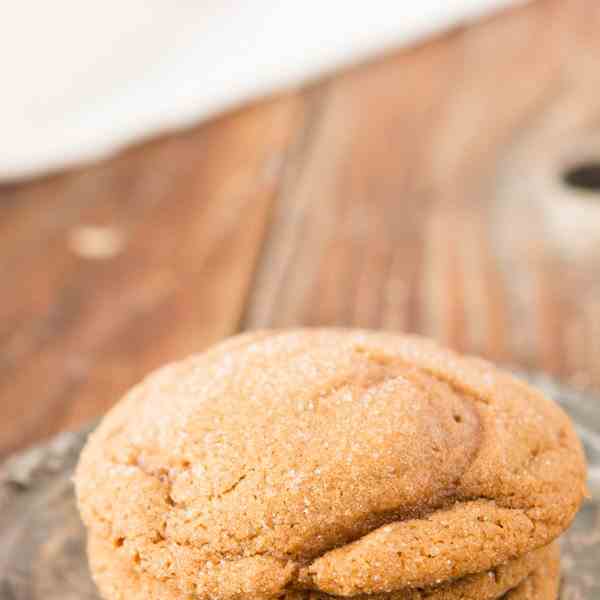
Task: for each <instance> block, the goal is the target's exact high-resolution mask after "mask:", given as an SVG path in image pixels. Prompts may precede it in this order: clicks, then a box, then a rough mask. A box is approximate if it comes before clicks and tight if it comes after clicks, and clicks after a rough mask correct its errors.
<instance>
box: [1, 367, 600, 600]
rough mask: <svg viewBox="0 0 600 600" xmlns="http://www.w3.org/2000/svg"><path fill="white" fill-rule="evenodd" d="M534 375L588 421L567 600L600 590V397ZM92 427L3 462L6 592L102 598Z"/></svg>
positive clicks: (5, 595)
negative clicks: (87, 519) (76, 470)
mask: <svg viewBox="0 0 600 600" xmlns="http://www.w3.org/2000/svg"><path fill="white" fill-rule="evenodd" d="M533 382H534V383H535V384H536V385H538V386H540V387H541V388H542V389H544V390H545V391H546V393H548V394H549V395H552V396H553V397H554V398H556V399H557V400H558V401H559V402H561V403H562V404H563V405H564V406H565V408H566V409H567V410H569V412H570V413H571V414H572V415H573V416H574V417H575V418H576V419H577V420H578V422H579V423H580V427H579V433H580V435H581V436H582V438H583V440H584V442H585V445H586V450H587V451H588V457H589V460H590V466H591V467H592V468H591V473H592V477H591V478H590V484H591V486H590V487H591V491H592V494H595V498H596V499H595V502H593V503H592V502H589V503H588V504H586V506H585V507H584V508H583V509H582V510H581V512H580V514H579V515H578V517H577V519H576V522H575V524H574V526H573V527H572V528H571V530H569V532H568V533H567V534H566V535H565V536H563V539H562V549H563V559H562V566H563V583H562V594H561V600H593V599H595V598H598V596H599V595H600V578H599V577H598V573H599V572H600V501H599V498H600V402H598V399H597V398H590V397H587V398H586V397H583V396H581V395H578V394H575V393H573V392H570V391H568V390H566V389H564V388H560V387H559V386H557V385H555V384H553V383H552V382H551V381H550V380H548V379H547V378H545V377H542V378H540V377H537V378H533ZM86 435H87V430H84V431H81V432H79V433H71V434H70V433H63V434H61V435H60V436H59V437H57V438H55V439H54V440H53V441H52V442H51V443H50V444H48V445H45V446H40V447H37V448H33V449H31V450H29V451H27V452H25V453H23V454H20V455H17V456H15V457H13V458H12V459H11V460H9V461H8V462H6V463H5V464H4V466H3V467H2V468H1V469H0V540H1V541H2V543H1V544H0V599H1V600H38V599H40V600H42V599H43V600H82V599H86V598H89V599H90V600H92V599H94V600H96V599H98V598H99V596H98V595H97V593H96V590H95V588H94V584H93V582H92V581H91V579H90V576H89V572H88V568H87V563H86V559H85V533H84V530H83V526H82V525H81V522H80V520H79V516H78V513H77V509H76V507H75V499H74V494H73V485H72V482H71V476H72V473H73V467H74V465H75V463H76V461H77V456H78V454H79V450H80V448H81V446H82V445H83V443H84V441H85V438H86Z"/></svg>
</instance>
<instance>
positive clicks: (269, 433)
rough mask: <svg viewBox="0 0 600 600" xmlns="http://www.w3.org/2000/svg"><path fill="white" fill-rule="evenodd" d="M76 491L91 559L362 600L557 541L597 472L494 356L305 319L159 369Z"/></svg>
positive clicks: (128, 401) (559, 419) (108, 423)
mask: <svg viewBox="0 0 600 600" xmlns="http://www.w3.org/2000/svg"><path fill="white" fill-rule="evenodd" d="M76 488H77V495H78V501H79V506H80V510H81V514H82V516H83V519H84V521H85V523H86V525H87V527H88V529H89V531H90V540H91V542H90V548H91V549H90V558H91V563H92V565H93V568H94V569H96V568H97V567H94V565H98V562H99V561H98V560H97V556H95V554H96V553H99V552H100V551H99V550H94V548H100V547H102V548H105V549H106V548H107V547H109V548H110V551H111V553H112V555H114V557H116V559H117V560H118V562H119V563H120V564H122V565H124V566H125V567H126V568H127V569H128V570H129V571H128V572H131V573H134V574H136V575H138V576H140V577H141V578H144V579H148V580H149V581H156V582H157V585H158V584H160V585H161V586H165V587H164V589H169V590H172V594H175V595H173V596H172V597H173V598H178V597H181V598H187V597H194V598H199V599H200V598H201V599H207V600H208V599H209V598H211V599H212V598H223V599H236V598H242V597H250V596H251V597H254V598H274V597H278V596H281V595H282V594H284V593H285V594H292V593H300V594H303V593H305V592H311V591H313V592H316V593H319V594H329V595H331V596H346V597H347V596H359V595H363V594H386V595H388V594H390V593H392V592H394V593H396V592H399V591H403V590H414V589H415V588H421V587H427V586H436V585H439V584H440V583H441V582H444V581H446V580H454V579H457V578H464V577H467V576H470V575H473V574H480V573H482V572H485V571H488V570H490V569H494V568H496V567H498V566H499V565H502V564H503V563H506V562H507V561H514V560H516V559H518V558H519V557H523V556H524V555H526V554H527V553H530V552H531V551H535V550H536V549H538V548H542V547H544V546H547V545H548V544H549V543H550V542H551V541H552V540H553V539H554V538H556V537H557V536H558V535H559V534H560V533H561V532H562V531H563V530H564V529H565V528H566V527H567V526H568V525H569V523H570V521H571V520H572V518H573V516H574V514H575V512H576V511H577V508H578V507H579V504H580V502H581V500H582V497H583V495H584V494H585V465H584V460H583V454H582V450H581V446H580V444H579V442H578V440H577V438H576V436H575V434H574V432H573V428H572V426H571V423H570V421H569V419H568V418H567V417H566V415H565V414H564V413H563V412H562V411H561V409H560V408H558V407H557V406H556V405H555V404H554V403H552V402H551V401H549V400H547V399H545V398H544V397H543V396H541V395H540V394H539V393H538V392H537V391H535V390H533V389H531V388H530V387H528V386H526V385H525V384H523V383H521V382H519V381H518V380H516V379H515V378H514V377H512V376H510V375H508V374H506V373H504V372H502V371H499V370H498V369H496V368H494V367H493V366H491V365H490V364H488V363H485V362H483V361H480V360H476V359H472V358H465V357H460V356H458V355H456V354H454V353H452V352H449V351H447V350H444V349H442V348H440V347H438V346H436V345H435V344H433V343H431V342H429V341H426V340H423V339H421V338H414V337H403V336H396V335H391V334H382V333H374V332H366V331H348V330H297V331H289V332H280V333H278V332H272V333H271V332H259V333H251V334H246V335H243V336H238V337H236V338H232V339H230V340H228V341H226V342H224V343H223V344H221V345H218V346H216V347H215V348H213V349H212V350H210V351H209V352H206V353H204V354H202V355H198V356H195V357H192V358H190V359H187V360H184V361H182V362H180V363H176V364H174V365H170V366H168V367H165V368H163V369H161V370H159V371H158V372H156V373H155V374H153V375H151V376H150V377H148V378H147V379H146V380H145V381H143V382H142V383H141V384H139V385H138V386H137V387H135V388H134V389H133V390H132V391H131V392H130V393H129V394H128V395H127V396H126V397H125V398H124V400H123V401H122V402H121V403H119V404H118V405H117V406H116V407H115V408H114V409H113V410H112V411H111V412H110V413H109V414H108V415H107V416H106V418H105V419H104V420H103V422H102V424H101V425H100V427H99V428H98V430H97V431H96V432H95V433H94V434H92V436H91V437H90V440H89V442H88V444H87V446H86V448H85V449H84V451H83V453H82V457H81V460H80V464H79V466H78V470H77V473H76ZM104 552H106V550H104ZM411 593H412V592H411ZM502 593H503V592H502ZM186 595H187V596H186ZM117 597H118V596H115V595H114V594H113V595H112V596H109V595H107V598H110V599H111V600H112V599H113V598H117ZM164 597H165V598H166V597H168V596H166V595H165V596H164ZM410 597H411V596H407V598H410Z"/></svg>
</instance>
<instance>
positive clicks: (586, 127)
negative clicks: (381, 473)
mask: <svg viewBox="0 0 600 600" xmlns="http://www.w3.org/2000/svg"><path fill="white" fill-rule="evenodd" d="M599 28H600V8H599V7H597V6H593V7H592V6H591V5H590V3H589V2H586V1H585V0H570V1H569V2H562V1H558V0H546V1H541V2H535V3H531V4H529V5H528V6H526V7H522V8H520V9H519V10H516V11H511V12H508V13H506V14H504V15H502V16H500V17H497V18H494V19H492V20H490V21H488V22H486V23H484V24H481V25H478V26H477V27H473V28H467V29H462V30H458V31H455V32H454V33H452V34H450V35H447V36H445V37H443V38H441V39H439V40H437V41H435V42H432V43H428V44H426V45H423V46H420V47H418V48H415V49H413V50H411V51H409V52H405V53H402V54H399V55H396V56H393V57H390V58H389V59H387V60H383V61H380V62H377V63H376V64H373V65H371V66H369V67H368V68H362V69H357V70H354V71H352V72H350V73H348V74H346V75H344V76H343V77H339V78H336V79H335V80H333V81H331V82H329V83H327V84H326V85H323V86H322V87H321V88H319V90H317V91H318V95H317V98H318V106H319V109H318V116H317V118H316V123H315V124H314V125H313V127H312V129H311V134H310V137H309V139H308V140H307V143H306V151H305V152H304V154H302V155H301V156H299V157H298V158H297V159H296V161H295V164H291V165H290V166H289V169H288V171H287V175H286V178H285V183H284V185H283V188H282V189H283V190H284V191H283V193H282V195H281V198H280V201H279V205H278V210H277V214H276V218H275V226H274V227H273V228H272V229H271V231H270V236H269V239H268V242H267V245H266V251H265V253H264V255H263V256H262V258H261V262H260V269H259V272H258V278H257V285H256V287H255V289H254V291H253V294H252V296H251V302H250V305H249V307H248V311H247V313H246V319H245V325H246V326H247V327H265V326H278V327H280V326H290V325H300V324H302V325H354V326H363V327H383V328H388V329H398V330H405V331H413V332H419V333H424V334H427V335H431V336H433V337H436V338H438V339H440V340H441V341H442V342H444V343H445V344H449V345H451V346H453V347H455V348H458V349H460V350H464V351H468V352H474V353H477V354H482V355H485V356H488V357H489V358H491V359H493V360H496V361H500V362H504V363H510V364H517V365H520V366H521V367H523V368H531V369H541V370H545V371H547V372H551V373H553V374H555V375H556V376H558V377H561V378H562V379H566V380H571V381H572V382H574V383H577V384H578V385H584V386H590V387H593V388H595V389H599V388H600V352H598V351H597V350H598V344H599V342H598V340H599V339H600V335H598V334H599V327H600V308H599V307H600V287H599V286H598V273H599V272H600V264H599V262H600V254H599V253H598V248H600V243H599V241H600V233H598V232H599V231H600V190H598V191H596V192H595V196H594V194H593V193H590V194H587V195H586V196H585V197H584V198H583V199H582V194H581V193H577V192H576V191H574V190H572V189H568V188H567V187H565V186H564V185H563V183H562V181H561V174H562V172H563V171H564V169H565V165H566V164H567V163H568V162H569V161H578V160H581V159H583V158H590V157H591V158H594V157H595V158H596V159H598V160H600V143H599V141H600V129H599V128H598V123H599V122H600V105H598V102H597V90H598V89H600V87H599V86H600V68H598V67H599V65H600V36H598V35H597V31H598V30H599ZM586 198H587V199H586ZM590 198H591V199H590ZM594 198H595V200H594ZM594 202H595V203H596V204H594Z"/></svg>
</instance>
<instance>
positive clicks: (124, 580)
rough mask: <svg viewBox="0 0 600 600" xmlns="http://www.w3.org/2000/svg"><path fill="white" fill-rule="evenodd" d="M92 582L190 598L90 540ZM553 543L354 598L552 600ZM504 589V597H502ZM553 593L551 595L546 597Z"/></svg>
mask: <svg viewBox="0 0 600 600" xmlns="http://www.w3.org/2000/svg"><path fill="white" fill-rule="evenodd" d="M88 553H89V555H90V563H91V566H92V569H93V573H94V579H95V580H96V583H97V585H98V587H99V589H100V590H101V592H102V594H103V595H104V597H105V598H107V599H109V600H189V596H188V595H187V594H183V593H182V592H180V591H179V590H178V589H177V588H176V587H175V586H173V585H170V584H168V583H164V582H161V581H159V580H158V579H156V578H154V577H151V576H149V575H146V574H145V573H140V572H139V571H138V570H137V569H136V567H135V565H133V566H132V565H131V564H129V562H128V561H126V560H122V558H121V557H120V555H119V552H115V549H114V547H113V546H112V545H111V544H110V543H109V542H107V541H106V540H103V539H100V538H96V537H91V538H90V539H89V543H88ZM558 558H559V553H558V544H557V543H556V542H555V543H553V544H551V545H550V546H547V547H544V548H539V549H538V550H533V551H532V552H529V553H528V554H526V555H525V556H523V557H521V558H516V559H514V560H512V561H509V562H507V563H505V564H503V565H500V566H499V567H496V568H495V569H493V570H491V571H485V572H484V573H476V574H474V575H467V576H466V577H463V578H460V579H457V580H454V581H449V582H444V583H442V584H440V585H438V586H434V587H429V588H425V589H413V590H411V589H404V590H399V591H396V592H391V593H389V594H372V595H362V596H355V597H354V600H496V599H498V598H500V597H502V598H503V600H538V599H539V600H556V591H557V589H558V575H559V570H558V563H559V560H558ZM507 590H508V593H507ZM552 591H554V594H555V595H554V596H552V595H551V593H552ZM281 598H282V600H343V597H342V596H331V595H328V594H325V593H323V592H311V591H306V590H299V591H288V592H285V593H284V594H283V596H281Z"/></svg>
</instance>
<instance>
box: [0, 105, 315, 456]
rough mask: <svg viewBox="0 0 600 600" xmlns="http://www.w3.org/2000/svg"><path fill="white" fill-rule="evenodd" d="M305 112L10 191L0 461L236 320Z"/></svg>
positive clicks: (0, 213) (217, 130)
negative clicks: (285, 165)
mask: <svg viewBox="0 0 600 600" xmlns="http://www.w3.org/2000/svg"><path fill="white" fill-rule="evenodd" d="M303 120H304V101H303V100H302V98H300V97H299V96H289V97H286V98H281V99H279V100H278V101H277V102H271V103H265V104H263V105H260V106H258V107H255V108H251V109H248V110H246V111H244V112H239V113H236V114H234V115H231V116H228V117H226V118H224V119H221V120H218V121H216V122H214V123H211V124H208V125H206V126H203V127H199V128H197V129H195V130H192V131H190V132H188V133H181V134H179V135H174V136H171V137H168V138H166V139H163V140H159V141H156V142H153V143H150V144H145V145H143V146H141V147H139V148H136V149H133V150H131V151H128V152H126V153H125V154H123V155H121V156H118V157H116V158H114V159H112V160H110V161H108V162H105V163H101V164H98V165H94V166H91V167H88V168H85V169H83V170H79V171H76V172H74V173H70V174H66V175H62V176H58V177H53V178H51V179H47V180H44V181H40V182H35V183H32V184H30V185H24V186H18V187H13V188H7V189H4V190H1V191H0V236H1V237H2V240H3V241H2V247H3V248H4V251H3V253H2V255H1V256H0V273H2V302H0V456H1V455H2V454H5V453H6V452H7V451H9V450H10V449H13V448H15V447H17V446H22V445H25V444H26V443H28V442H31V441H32V440H34V439H39V438H40V437H42V436H46V435H48V434H50V433H52V432H54V431H57V430H59V429H65V428H73V427H75V426H77V425H79V424H80V423H83V422H86V421H88V420H89V419H90V418H92V417H94V416H96V415H98V414H100V413H102V412H104V411H105V410H106V408H108V407H109V406H110V405H111V404H112V403H114V402H115V401H116V400H117V399H118V398H119V396H120V395H121V394H122V393H123V392H124V391H125V390H126V389H127V388H129V387H130V386H131V385H132V384H133V383H135V382H136V381H137V380H138V379H140V378H141V377H142V376H143V374H145V373H146V372H148V371H149V370H151V369H153V368H155V367H157V366H158V365H160V364H161V363H163V362H165V361H168V360H171V359H174V358H176V357H181V356H183V355H186V354H189V353H191V352H194V351H198V350H200V349H202V348H204V347H205V346H206V345H208V344H210V343H211V342H214V341H215V340H217V339H219V338H221V337H223V336H226V335H228V334H231V333H233V332H234V331H236V329H237V328H238V324H239V320H240V315H241V313H242V311H243V308H244V305H245V299H246V295H247V292H248V288H249V285H250V282H251V279H252V275H253V272H254V268H255V262H256V257H257V254H258V252H259V249H260V247H261V244H262V241H263V237H264V232H265V228H266V226H267V223H268V219H269V216H270V210H271V206H272V202H273V198H274V197H275V195H276V193H277V190H278V181H279V179H278V173H279V170H280V169H281V168H282V166H283V165H284V163H285V157H286V154H287V152H288V150H289V148H290V147H291V146H292V145H293V143H294V141H295V139H296V138H297V137H299V136H300V133H301V131H302V129H303V127H304V122H303Z"/></svg>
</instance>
